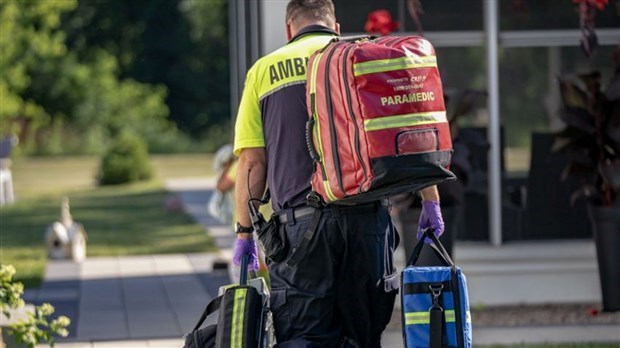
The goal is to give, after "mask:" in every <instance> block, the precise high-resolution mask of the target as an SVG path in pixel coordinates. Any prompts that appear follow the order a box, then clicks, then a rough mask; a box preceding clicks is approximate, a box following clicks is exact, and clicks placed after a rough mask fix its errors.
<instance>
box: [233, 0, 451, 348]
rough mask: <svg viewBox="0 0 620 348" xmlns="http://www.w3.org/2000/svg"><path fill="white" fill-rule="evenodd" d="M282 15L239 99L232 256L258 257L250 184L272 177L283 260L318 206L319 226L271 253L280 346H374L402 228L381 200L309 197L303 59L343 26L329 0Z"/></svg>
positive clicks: (434, 223) (295, 3) (434, 219)
mask: <svg viewBox="0 0 620 348" xmlns="http://www.w3.org/2000/svg"><path fill="white" fill-rule="evenodd" d="M285 20H286V33H287V36H288V39H289V42H288V43H287V44H286V45H285V46H283V47H282V48H280V49H278V50H276V51H275V52H273V53H271V54H269V55H267V56H265V57H263V58H261V59H259V60H258V61H257V62H256V63H255V64H254V65H253V66H252V68H250V70H249V71H248V73H247V77H246V82H245V88H244V91H243V96H242V98H241V102H240V105H239V113H238V115H237V123H236V126H235V142H234V152H235V154H236V155H238V156H239V167H238V172H237V180H236V182H237V185H236V203H237V204H236V206H237V209H238V222H237V232H238V233H237V240H236V242H235V248H234V252H233V254H234V255H233V262H235V263H236V264H239V262H240V259H241V255H243V254H250V255H251V257H252V259H253V261H255V260H256V256H255V255H256V250H257V247H256V242H255V240H254V239H253V233H252V228H251V220H250V217H249V212H248V206H247V202H248V199H249V194H250V193H251V195H252V197H254V198H256V197H261V196H262V195H263V193H264V191H265V187H266V186H268V187H269V190H270V193H271V199H272V201H271V204H272V208H273V210H274V212H275V214H274V215H273V220H274V221H275V223H276V226H277V232H278V233H279V234H281V235H282V236H283V238H284V242H285V245H286V246H287V247H288V251H287V253H288V254H287V256H286V258H287V259H288V260H290V259H291V255H293V254H294V250H293V249H294V247H295V246H297V245H299V243H300V242H301V240H302V239H304V238H303V236H304V234H305V233H306V231H307V230H309V229H311V228H310V227H309V225H310V223H311V220H314V219H313V217H314V216H315V214H314V212H316V209H321V210H320V211H321V214H320V219H319V220H318V222H317V225H316V228H315V229H314V231H315V233H314V234H313V236H312V238H311V239H310V241H309V242H307V244H306V245H305V247H304V248H303V249H304V250H302V251H301V252H302V253H303V254H302V255H303V257H301V258H299V260H298V262H297V263H296V264H295V265H294V267H291V266H290V264H288V263H287V262H288V261H286V259H285V261H281V262H275V261H273V260H271V259H270V260H268V269H269V276H270V278H271V310H272V312H273V315H274V327H275V334H276V340H277V343H278V347H283V348H286V347H379V346H380V342H381V334H382V332H383V330H384V329H385V327H386V325H387V324H388V322H389V320H390V317H391V315H392V311H393V306H394V300H395V296H396V294H397V289H398V273H397V271H396V269H395V268H394V266H393V264H392V252H393V250H394V248H395V247H396V245H397V244H398V236H397V234H396V229H395V228H394V225H393V224H392V221H391V219H390V216H389V213H388V207H387V204H386V202H376V203H369V204H363V205H358V206H352V207H338V206H322V207H320V208H316V206H317V205H308V202H309V201H307V196H308V194H310V193H311V186H310V177H311V175H312V168H313V163H312V160H311V158H310V156H309V154H308V149H307V147H306V142H305V123H306V121H307V120H308V114H307V109H306V94H305V87H306V86H305V84H306V62H307V59H308V57H309V56H311V55H312V53H313V52H314V51H316V50H318V49H320V48H321V47H323V46H324V45H325V44H327V43H328V42H329V41H330V40H331V39H332V38H333V37H335V36H337V35H338V34H339V30H340V27H339V24H338V23H336V18H335V13H334V5H333V3H332V1H331V0H291V1H289V3H288V5H287V8H286V17H285ZM239 183H248V184H247V185H240V184H239ZM248 186H249V187H248ZM422 196H423V200H424V203H423V204H424V206H425V209H424V212H423V214H422V215H423V217H422V218H421V219H422V220H423V221H422V223H421V226H422V227H433V228H435V230H436V232H435V233H436V234H437V235H440V234H441V233H442V232H443V221H442V218H441V212H440V210H439V194H438V193H437V189H436V187H434V186H433V187H430V188H427V189H425V190H423V192H422ZM300 249H301V248H300ZM268 256H269V255H268ZM250 267H254V268H255V267H257V265H256V263H254V264H253V265H252V264H251V265H250Z"/></svg>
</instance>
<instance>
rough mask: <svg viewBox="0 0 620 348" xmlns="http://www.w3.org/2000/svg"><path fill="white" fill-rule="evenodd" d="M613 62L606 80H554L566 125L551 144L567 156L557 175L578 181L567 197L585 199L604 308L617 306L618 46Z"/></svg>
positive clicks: (596, 76) (590, 76)
mask: <svg viewBox="0 0 620 348" xmlns="http://www.w3.org/2000/svg"><path fill="white" fill-rule="evenodd" d="M614 64H615V69H614V72H613V76H611V79H605V78H604V76H602V74H601V73H600V72H599V71H590V72H587V73H583V74H573V75H570V76H562V77H560V78H559V84H560V94H561V101H562V105H561V112H560V117H561V119H562V120H563V121H564V123H565V128H564V129H563V130H562V131H560V132H557V133H555V134H554V138H555V142H554V145H553V148H552V151H555V152H564V153H567V154H568V157H569V163H568V165H567V166H566V168H565V169H564V171H563V173H562V179H566V178H568V177H573V178H576V179H577V181H578V182H579V188H578V189H577V191H576V192H574V193H573V194H572V196H571V201H572V202H574V201H575V200H576V199H580V198H585V199H586V200H587V208H588V214H589V218H590V222H591V225H592V232H593V236H594V241H595V245H596V252H597V260H598V266H599V275H600V278H601V290H602V296H603V310H604V311H618V310H620V253H619V252H618V250H617V248H618V246H620V46H619V47H618V48H617V49H616V51H615V53H614ZM604 86H606V87H604Z"/></svg>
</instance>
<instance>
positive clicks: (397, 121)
mask: <svg viewBox="0 0 620 348" xmlns="http://www.w3.org/2000/svg"><path fill="white" fill-rule="evenodd" d="M440 122H448V120H447V118H446V112H445V111H437V112H418V113H415V114H404V115H395V116H386V117H381V118H373V119H369V120H365V121H364V130H365V131H367V132H369V131H375V130H381V129H388V128H399V127H410V126H420V125H423V124H430V123H440Z"/></svg>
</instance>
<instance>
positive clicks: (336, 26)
mask: <svg viewBox="0 0 620 348" xmlns="http://www.w3.org/2000/svg"><path fill="white" fill-rule="evenodd" d="M334 30H335V31H336V32H337V33H338V35H340V23H338V22H336V25H334Z"/></svg>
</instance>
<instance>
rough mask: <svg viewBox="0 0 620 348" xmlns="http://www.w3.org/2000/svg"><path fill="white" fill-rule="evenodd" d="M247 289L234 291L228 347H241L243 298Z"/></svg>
mask: <svg viewBox="0 0 620 348" xmlns="http://www.w3.org/2000/svg"><path fill="white" fill-rule="evenodd" d="M247 292H248V289H237V290H235V297H234V304H233V313H232V319H233V320H232V325H231V330H230V331H231V332H230V347H231V348H242V347H243V313H244V312H245V297H246V295H247Z"/></svg>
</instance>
